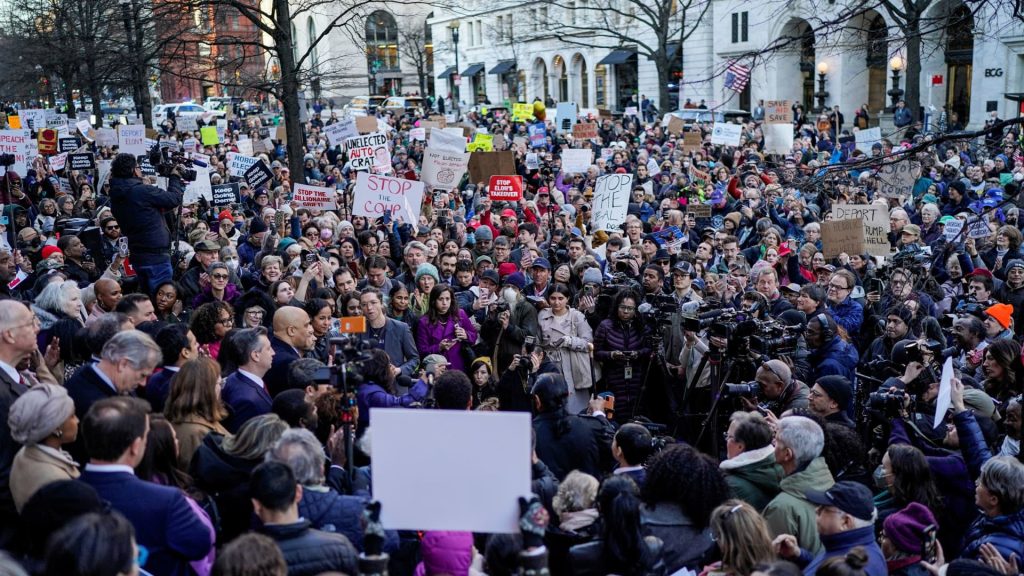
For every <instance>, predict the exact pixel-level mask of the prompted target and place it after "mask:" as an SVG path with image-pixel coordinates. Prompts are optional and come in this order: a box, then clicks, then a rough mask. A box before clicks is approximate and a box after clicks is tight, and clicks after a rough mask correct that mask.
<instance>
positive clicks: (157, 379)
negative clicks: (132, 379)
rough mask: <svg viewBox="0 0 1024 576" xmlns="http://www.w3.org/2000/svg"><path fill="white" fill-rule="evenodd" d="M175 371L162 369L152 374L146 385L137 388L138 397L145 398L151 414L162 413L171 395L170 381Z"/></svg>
mask: <svg viewBox="0 0 1024 576" xmlns="http://www.w3.org/2000/svg"><path fill="white" fill-rule="evenodd" d="M177 373H178V371H177V370H168V369H167V368H164V369H163V370H161V371H159V372H154V373H153V375H152V376H150V377H149V380H146V385H145V386H143V387H141V388H139V391H138V394H139V396H140V397H142V398H145V399H146V400H147V401H148V402H149V405H150V407H151V408H152V409H153V412H163V411H164V404H166V403H167V397H168V396H170V395H171V379H172V378H174V375H175V374H177Z"/></svg>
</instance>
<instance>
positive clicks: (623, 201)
mask: <svg viewBox="0 0 1024 576" xmlns="http://www.w3.org/2000/svg"><path fill="white" fill-rule="evenodd" d="M632 187H633V175H632V174H605V175H604V176H601V177H599V178H598V179H597V182H596V183H595V184H594V199H593V201H592V202H591V214H592V217H591V221H592V222H593V229H594V230H614V229H616V228H618V227H619V225H620V224H622V223H623V222H625V221H626V210H627V209H628V208H629V193H630V191H631V189H632Z"/></svg>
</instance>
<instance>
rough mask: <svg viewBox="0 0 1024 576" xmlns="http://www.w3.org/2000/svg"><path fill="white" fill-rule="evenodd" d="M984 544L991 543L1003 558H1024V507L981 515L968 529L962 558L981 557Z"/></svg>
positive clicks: (976, 558)
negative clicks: (1012, 511) (993, 514)
mask: <svg viewBox="0 0 1024 576" xmlns="http://www.w3.org/2000/svg"><path fill="white" fill-rule="evenodd" d="M982 544H991V545H993V546H995V547H996V550H999V554H1001V555H1002V556H1003V558H1009V557H1010V555H1011V554H1016V555H1017V558H1024V509H1021V510H1018V511H1016V512H1014V513H1013V514H1006V515H1002V516H992V517H989V516H985V515H984V514H983V515H981V516H979V517H978V519H977V520H975V521H974V523H973V524H971V527H970V528H968V529H967V534H966V535H965V536H964V549H963V552H962V553H961V554H960V556H961V558H970V559H972V560H979V559H980V552H979V551H980V550H981V545H982Z"/></svg>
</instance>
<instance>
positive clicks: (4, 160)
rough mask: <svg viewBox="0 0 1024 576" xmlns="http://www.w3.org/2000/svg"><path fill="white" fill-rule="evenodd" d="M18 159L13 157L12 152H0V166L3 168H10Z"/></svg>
mask: <svg viewBox="0 0 1024 576" xmlns="http://www.w3.org/2000/svg"><path fill="white" fill-rule="evenodd" d="M17 161H18V160H17V159H16V158H15V157H14V154H0V166H3V167H4V168H10V167H11V166H14V163H15V162H17Z"/></svg>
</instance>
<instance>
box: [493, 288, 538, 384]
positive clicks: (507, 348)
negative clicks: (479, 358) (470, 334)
mask: <svg viewBox="0 0 1024 576" xmlns="http://www.w3.org/2000/svg"><path fill="white" fill-rule="evenodd" d="M525 288H526V276H524V275H523V273H522V272H513V273H512V274H509V275H508V276H506V277H505V278H504V280H503V282H502V290H501V294H500V299H499V300H498V301H497V302H493V303H491V304H490V305H489V306H488V311H487V316H486V317H485V319H484V321H483V323H482V324H481V326H480V338H481V340H482V341H483V343H484V347H485V348H484V349H485V350H496V352H495V356H496V358H495V359H496V361H497V364H496V365H495V371H497V372H499V373H502V372H504V371H505V370H507V369H508V367H509V364H511V362H512V360H513V357H514V356H515V355H516V354H519V352H520V350H521V349H522V346H523V344H524V343H525V342H526V337H527V336H532V337H533V338H534V339H535V340H536V339H537V338H539V336H540V326H539V325H538V324H537V309H536V308H535V307H534V306H533V304H532V303H530V302H528V301H527V300H526V298H524V297H523V293H522V292H523V289H525Z"/></svg>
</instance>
